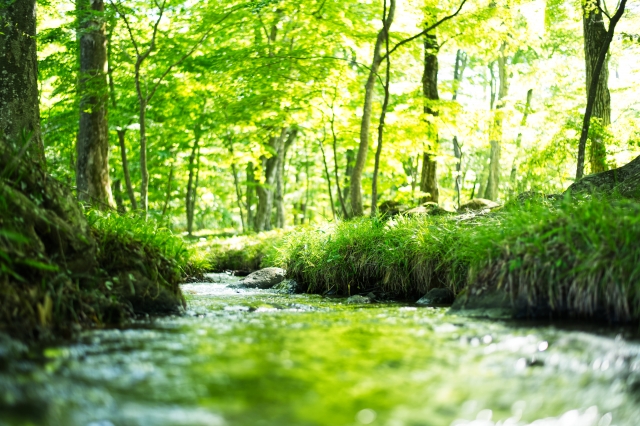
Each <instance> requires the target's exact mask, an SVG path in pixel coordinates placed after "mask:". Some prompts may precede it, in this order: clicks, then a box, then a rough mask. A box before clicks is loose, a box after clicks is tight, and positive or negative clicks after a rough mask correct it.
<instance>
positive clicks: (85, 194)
mask: <svg viewBox="0 0 640 426" xmlns="http://www.w3.org/2000/svg"><path fill="white" fill-rule="evenodd" d="M76 11H77V16H78V44H79V51H80V72H79V79H78V96H79V98H80V120H79V128H78V139H77V144H76V152H77V163H76V188H77V191H78V199H79V200H80V201H83V202H86V203H89V204H93V205H94V206H96V207H98V208H101V209H104V208H111V207H114V200H113V195H112V193H111V185H110V182H109V129H108V123H107V101H108V96H109V91H108V86H107V72H106V71H107V38H106V35H105V22H104V2H103V1H102V0H77V1H76Z"/></svg>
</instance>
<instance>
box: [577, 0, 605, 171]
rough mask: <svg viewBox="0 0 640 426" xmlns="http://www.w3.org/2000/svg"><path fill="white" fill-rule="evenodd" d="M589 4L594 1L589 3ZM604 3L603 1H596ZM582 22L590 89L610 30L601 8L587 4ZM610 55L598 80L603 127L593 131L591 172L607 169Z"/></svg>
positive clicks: (597, 108) (596, 112) (596, 110)
mask: <svg viewBox="0 0 640 426" xmlns="http://www.w3.org/2000/svg"><path fill="white" fill-rule="evenodd" d="M587 4H590V3H588V2H587ZM596 4H597V5H598V6H600V4H601V2H600V0H596ZM582 23H583V31H584V59H585V64H586V74H587V79H586V91H587V93H588V92H589V86H590V85H591V80H592V78H593V71H594V69H595V67H596V64H597V62H598V56H599V53H600V49H601V48H602V45H603V44H604V43H605V42H606V38H607V30H606V29H605V27H604V16H603V14H602V12H600V10H599V9H594V10H588V9H587V7H585V6H583V14H582ZM608 83H609V54H607V55H606V56H605V59H604V63H603V64H602V70H601V71H600V76H599V78H598V81H597V87H596V95H595V101H594V103H593V112H592V118H597V119H599V123H598V124H599V127H600V129H595V131H593V130H592V131H591V134H590V135H589V138H590V140H591V146H590V150H589V163H590V164H591V173H600V172H604V171H605V170H607V149H606V146H605V145H604V140H603V135H602V130H603V129H605V128H606V127H608V126H609V125H610V124H611V94H610V93H609V84H608Z"/></svg>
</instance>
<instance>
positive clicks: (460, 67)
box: [451, 50, 467, 209]
mask: <svg viewBox="0 0 640 426" xmlns="http://www.w3.org/2000/svg"><path fill="white" fill-rule="evenodd" d="M466 67H467V55H466V53H464V52H463V51H462V50H458V51H457V52H456V64H455V68H454V70H453V96H452V97H451V100H452V101H454V102H455V101H456V100H457V99H458V90H459V88H460V83H461V82H462V76H463V74H464V70H465V68H466ZM453 155H454V156H455V157H456V185H455V190H456V197H457V199H458V209H459V208H460V204H461V202H462V201H461V199H460V198H461V191H462V179H461V176H460V173H461V170H462V147H461V146H460V143H459V142H458V136H454V137H453Z"/></svg>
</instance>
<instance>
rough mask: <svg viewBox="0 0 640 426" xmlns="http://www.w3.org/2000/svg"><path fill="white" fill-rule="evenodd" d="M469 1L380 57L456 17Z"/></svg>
mask: <svg viewBox="0 0 640 426" xmlns="http://www.w3.org/2000/svg"><path fill="white" fill-rule="evenodd" d="M466 2H467V0H462V3H460V6H459V7H458V10H456V11H455V12H454V13H452V14H451V15H448V16H445V17H444V18H442V19H441V20H439V21H438V22H436V23H435V24H433V25H431V26H429V27H427V28H426V29H424V30H422V31H420V32H419V33H418V34H416V35H414V36H411V37H409V38H407V39H404V40H402V41H401V42H399V43H398V44H396V45H395V46H393V49H391V50H390V51H389V52H388V53H385V54H384V55H383V56H382V58H380V59H381V60H384V59H386V57H387V56H389V55H391V54H392V53H393V52H395V51H396V50H397V49H398V48H399V47H400V46H404V45H405V44H407V43H410V42H412V41H413V40H415V39H417V38H419V37H422V36H423V35H425V34H427V33H428V32H429V31H431V30H433V29H434V28H437V27H439V26H440V25H441V24H443V23H444V22H446V21H448V20H450V19H453V18H455V17H456V16H458V14H459V13H460V11H461V10H462V7H463V6H464V5H465V3H466Z"/></svg>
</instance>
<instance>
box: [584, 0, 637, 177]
mask: <svg viewBox="0 0 640 426" xmlns="http://www.w3.org/2000/svg"><path fill="white" fill-rule="evenodd" d="M626 5H627V0H620V4H619V6H618V10H616V13H615V15H613V16H612V17H611V19H610V20H609V29H608V30H607V32H606V34H605V37H604V38H603V39H601V40H600V42H601V46H600V50H599V52H598V53H597V56H596V62H595V65H594V67H593V70H592V72H591V73H592V74H593V76H594V78H591V79H590V80H589V79H587V81H589V82H590V84H589V86H588V89H587V107H586V108H585V111H584V119H583V121H582V133H581V134H580V140H579V141H578V164H577V168H576V180H579V179H581V178H582V176H583V174H584V152H585V146H586V144H587V137H588V136H589V128H590V126H591V116H592V114H593V112H594V109H595V105H596V103H597V98H598V85H599V84H600V76H601V74H602V71H603V69H605V70H606V66H605V65H606V61H607V52H608V51H609V45H610V44H611V40H612V39H613V33H614V31H615V29H616V25H617V24H618V21H619V20H620V18H622V15H623V14H624V11H625V7H626ZM585 43H586V42H585ZM585 56H587V55H585ZM588 64H589V61H588V60H587V66H588ZM605 81H606V80H605ZM609 102H610V101H609Z"/></svg>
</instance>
